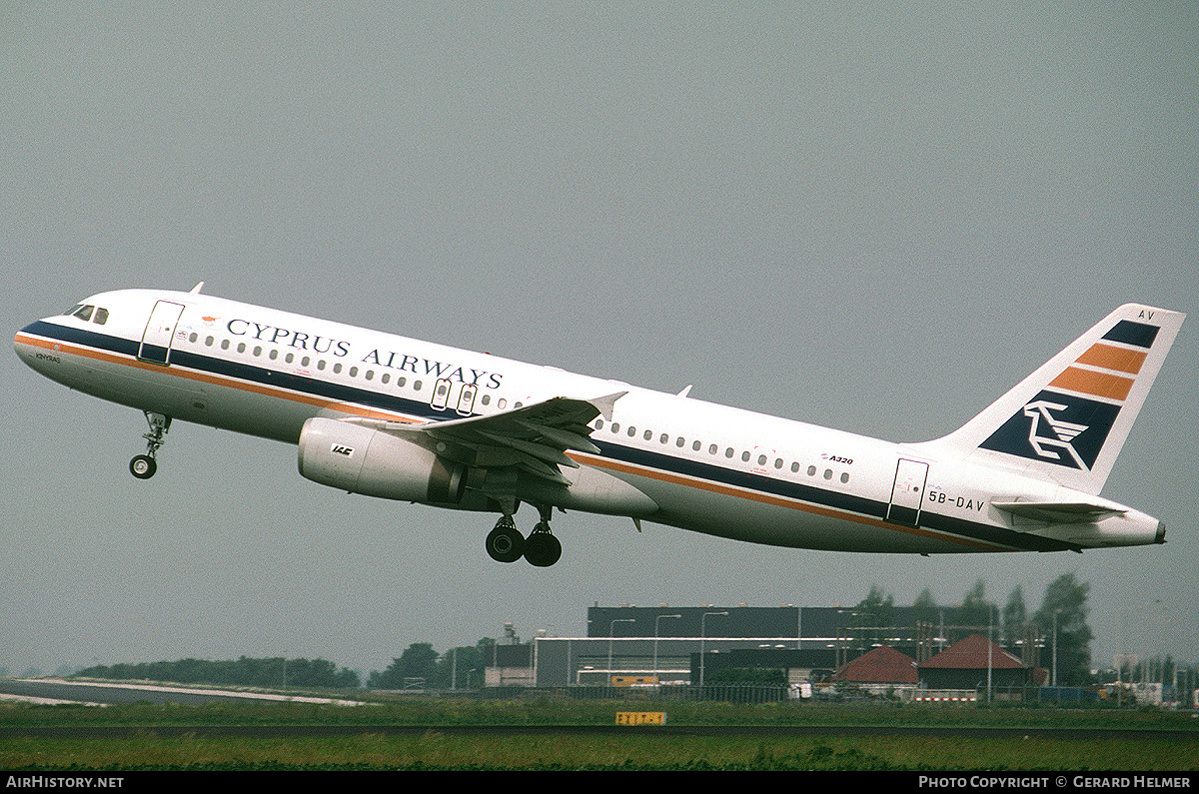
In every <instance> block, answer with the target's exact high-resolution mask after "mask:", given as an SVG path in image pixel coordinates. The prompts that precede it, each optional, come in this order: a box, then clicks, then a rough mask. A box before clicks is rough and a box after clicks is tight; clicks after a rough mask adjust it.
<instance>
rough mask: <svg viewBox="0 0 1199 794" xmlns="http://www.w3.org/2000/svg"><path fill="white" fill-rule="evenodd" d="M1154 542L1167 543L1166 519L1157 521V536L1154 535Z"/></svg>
mask: <svg viewBox="0 0 1199 794" xmlns="http://www.w3.org/2000/svg"><path fill="white" fill-rule="evenodd" d="M1153 542H1154V543H1165V542H1166V522H1165V521H1158V522H1157V536H1156V537H1154V539H1153Z"/></svg>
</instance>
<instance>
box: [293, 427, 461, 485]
mask: <svg viewBox="0 0 1199 794" xmlns="http://www.w3.org/2000/svg"><path fill="white" fill-rule="evenodd" d="M299 463H300V474H302V475H304V476H305V477H307V478H308V479H310V480H313V481H315V482H319V483H320V484H321V485H328V486H331V487H333V488H340V489H341V490H343V491H350V492H351V493H359V494H365V495H366V496H379V497H382V498H384V499H400V500H403V501H406V502H426V503H430V504H442V505H453V504H458V503H459V502H461V501H462V493H463V491H464V489H465V487H466V477H465V476H464V474H465V472H464V471H463V467H461V466H459V465H457V464H455V463H452V462H449V461H445V460H442V459H441V458H439V457H437V455H435V454H433V452H432V451H430V450H428V449H426V448H424V447H422V446H421V445H419V444H414V443H412V442H411V441H407V440H405V439H403V438H400V437H399V436H394V435H392V434H390V433H385V432H382V431H380V430H375V429H373V428H370V427H363V426H362V425H356V424H353V423H351V422H341V421H338V420H336V419H324V418H320V417H314V418H312V419H309V420H308V421H307V422H305V423H304V429H303V430H302V431H301V432H300V453H299Z"/></svg>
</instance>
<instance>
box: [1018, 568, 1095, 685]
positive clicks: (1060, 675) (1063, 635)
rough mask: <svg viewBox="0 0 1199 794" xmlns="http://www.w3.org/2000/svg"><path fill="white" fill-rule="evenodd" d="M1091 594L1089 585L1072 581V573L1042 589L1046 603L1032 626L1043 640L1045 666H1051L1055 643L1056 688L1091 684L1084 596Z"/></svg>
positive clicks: (1063, 575)
mask: <svg viewBox="0 0 1199 794" xmlns="http://www.w3.org/2000/svg"><path fill="white" fill-rule="evenodd" d="M1090 590H1091V585H1090V584H1088V583H1087V582H1078V581H1075V579H1074V572H1073V571H1071V572H1070V573H1067V574H1062V575H1061V576H1059V577H1058V578H1057V579H1055V580H1054V581H1052V582H1050V583H1049V587H1047V588H1045V602H1044V603H1043V604H1042V605H1041V608H1040V609H1038V610H1037V614H1036V615H1034V616H1033V622H1034V623H1036V624H1037V628H1038V629H1039V630H1040V632H1041V636H1043V637H1045V650H1046V651H1047V652H1048V653H1049V665H1047V666H1051V665H1052V664H1053V643H1054V639H1055V638H1056V640H1057V682H1058V684H1059V685H1066V686H1081V685H1082V684H1086V683H1089V681H1090V677H1091V676H1090V669H1091V650H1090V644H1091V640H1092V638H1093V637H1094V635H1093V634H1092V633H1091V629H1090V627H1089V626H1087V612H1088V607H1087V593H1088V592H1090ZM1055 616H1056V621H1055ZM1055 624H1056V626H1057V630H1056V633H1055V631H1054V625H1055ZM1050 673H1051V674H1052V669H1051V670H1050Z"/></svg>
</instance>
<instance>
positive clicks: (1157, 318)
mask: <svg viewBox="0 0 1199 794" xmlns="http://www.w3.org/2000/svg"><path fill="white" fill-rule="evenodd" d="M1185 318H1186V315H1185V314H1182V313H1181V312H1172V311H1167V310H1165V309H1157V308H1153V307H1151V306H1141V305H1139V304H1132V303H1130V304H1126V305H1124V306H1121V307H1120V308H1119V309H1116V310H1115V311H1114V312H1112V313H1111V314H1109V315H1108V316H1107V317H1106V318H1105V319H1104V320H1103V321H1102V322H1101V323H1099V324H1098V325H1096V326H1095V327H1094V328H1092V329H1091V330H1089V331H1087V332H1086V333H1085V334H1083V335H1082V336H1080V337H1079V338H1078V339H1076V340H1075V341H1074V343H1073V344H1071V345H1070V346H1069V347H1067V348H1066V349H1065V350H1063V351H1062V352H1060V353H1058V354H1057V355H1056V356H1054V357H1053V358H1052V359H1050V360H1049V362H1048V363H1046V364H1045V365H1043V366H1042V367H1041V368H1040V369H1038V370H1037V371H1036V372H1034V373H1033V374H1031V375H1029V376H1028V377H1027V378H1025V379H1024V380H1023V381H1022V382H1021V383H1020V384H1019V385H1018V386H1016V387H1015V388H1014V389H1012V390H1011V391H1009V392H1008V393H1007V394H1005V395H1004V396H1003V397H1001V398H999V399H998V400H996V401H995V402H994V403H993V404H992V405H991V406H990V407H989V408H987V409H986V410H985V411H983V412H982V413H980V414H979V415H978V416H976V417H974V418H973V419H971V420H970V421H969V422H967V423H966V424H965V425H963V426H962V427H961V428H960V429H959V430H957V431H955V432H953V433H951V434H949V435H948V436H945V437H944V438H941V439H938V440H937V441H934V442H932V444H934V445H937V446H940V447H943V448H944V451H945V452H947V453H948V454H950V455H953V454H954V453H958V454H960V457H961V458H963V459H964V458H967V457H970V458H972V459H974V460H980V459H981V460H985V461H988V462H991V463H994V464H998V465H1002V466H1005V467H1008V468H1012V469H1017V470H1021V471H1023V473H1026V474H1030V475H1032V476H1036V477H1041V478H1043V479H1046V480H1050V481H1053V482H1057V483H1060V484H1062V485H1065V486H1067V487H1070V488H1074V489H1076V490H1080V491H1083V492H1085V493H1090V494H1098V493H1099V492H1100V491H1101V490H1102V489H1103V484H1104V483H1105V482H1106V481H1107V476H1108V474H1110V473H1111V470H1112V465H1113V464H1114V463H1115V461H1116V456H1117V455H1118V454H1119V453H1120V448H1121V447H1123V446H1124V441H1125V439H1127V438H1128V431H1129V430H1131V429H1132V424H1133V422H1135V421H1136V418H1137V414H1138V413H1140V411H1141V406H1142V405H1143V404H1144V402H1145V397H1146V396H1147V395H1148V394H1149V387H1150V386H1152V385H1153V380H1154V378H1156V377H1157V373H1158V371H1159V370H1160V369H1161V366H1162V362H1163V361H1165V358H1166V353H1168V352H1169V350H1170V346H1171V345H1172V344H1174V337H1175V336H1177V334H1178V329H1179V327H1180V326H1181V325H1182V321H1183V320H1184V319H1185Z"/></svg>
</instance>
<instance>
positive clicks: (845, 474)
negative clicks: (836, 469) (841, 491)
mask: <svg viewBox="0 0 1199 794" xmlns="http://www.w3.org/2000/svg"><path fill="white" fill-rule="evenodd" d="M841 482H849V472H847V471H843V472H841Z"/></svg>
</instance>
